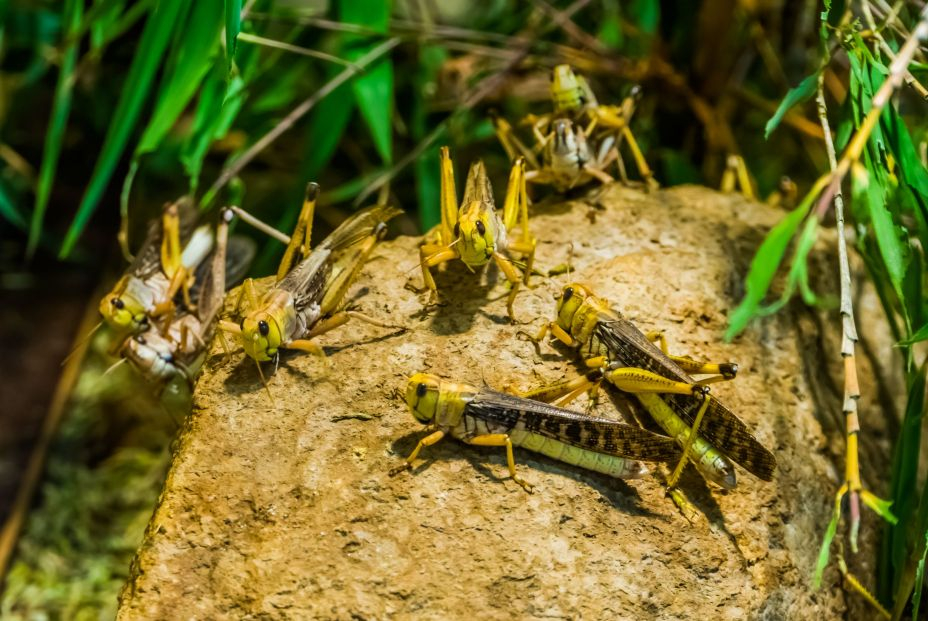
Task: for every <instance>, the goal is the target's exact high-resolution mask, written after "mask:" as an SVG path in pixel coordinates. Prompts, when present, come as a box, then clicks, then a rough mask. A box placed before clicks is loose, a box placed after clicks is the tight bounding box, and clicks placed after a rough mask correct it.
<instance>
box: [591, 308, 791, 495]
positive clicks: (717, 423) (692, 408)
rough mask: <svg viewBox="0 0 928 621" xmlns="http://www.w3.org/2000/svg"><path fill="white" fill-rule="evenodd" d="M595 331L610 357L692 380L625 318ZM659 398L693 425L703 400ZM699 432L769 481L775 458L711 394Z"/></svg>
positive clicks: (671, 397)
mask: <svg viewBox="0 0 928 621" xmlns="http://www.w3.org/2000/svg"><path fill="white" fill-rule="evenodd" d="M595 334H596V336H597V337H598V338H599V339H600V341H601V342H602V343H603V345H605V347H606V348H607V349H608V350H609V353H610V358H611V359H612V360H613V361H615V362H618V363H619V364H622V365H626V366H629V367H638V368H641V369H647V370H648V371H651V372H652V373H656V374H658V375H661V376H663V377H667V378H671V379H674V380H676V381H680V382H687V383H689V384H693V383H695V382H694V380H693V378H692V377H690V376H689V375H688V374H687V373H686V371H684V370H683V369H682V368H680V366H679V365H678V364H677V363H675V362H674V361H673V360H671V359H670V358H669V357H667V355H665V354H664V352H662V351H661V350H660V348H658V347H657V346H655V345H654V344H653V343H651V342H650V341H649V340H648V339H647V338H646V337H645V336H644V334H642V333H641V331H640V330H639V329H638V328H637V327H635V325H634V324H632V323H631V322H630V321H628V320H627V319H623V318H621V317H616V318H613V319H611V320H610V321H603V322H600V323H599V324H598V325H597V327H596V331H595ZM662 398H663V399H664V400H665V401H666V402H667V404H668V405H669V406H670V407H671V409H673V411H674V412H675V413H676V414H677V416H679V417H680V418H681V419H683V420H684V421H686V423H687V424H689V425H691V426H692V424H693V423H694V422H695V420H696V414H697V412H698V411H699V406H700V405H701V403H702V400H701V399H700V398H698V397H696V396H689V395H662ZM699 435H700V436H702V437H704V438H705V439H706V440H708V441H709V443H711V444H712V445H713V446H715V447H716V448H718V449H719V450H721V451H722V452H724V453H725V454H726V455H728V456H729V457H731V459H732V460H734V461H735V462H736V463H738V464H740V465H741V466H742V467H743V468H744V469H745V470H747V471H748V472H750V473H751V474H754V475H755V476H757V477H758V478H760V479H762V480H764V481H769V480H770V479H771V478H772V477H773V472H774V470H775V469H776V458H775V457H774V456H773V454H772V453H771V452H770V451H768V450H767V449H766V448H764V446H763V445H762V444H761V443H760V442H758V441H757V439H756V438H754V436H753V435H752V434H751V432H750V431H749V430H748V428H747V426H746V425H745V424H744V423H743V422H742V421H741V419H739V418H738V417H737V416H735V414H734V412H732V411H731V410H730V409H728V408H727V407H726V406H725V405H724V404H723V403H721V402H720V401H718V399H715V398H714V397H713V399H712V401H711V403H710V404H709V409H708V410H707V411H706V414H705V416H704V417H703V421H702V423H701V425H700V428H699Z"/></svg>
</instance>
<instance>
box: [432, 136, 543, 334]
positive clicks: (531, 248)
mask: <svg viewBox="0 0 928 621" xmlns="http://www.w3.org/2000/svg"><path fill="white" fill-rule="evenodd" d="M520 222H521V228H522V230H521V235H520V236H519V238H518V239H512V238H511V237H510V235H511V234H512V232H513V230H514V229H515V227H516V224H517V223H520ZM436 230H437V239H436V238H435V237H433V238H432V241H430V242H427V243H425V244H423V245H422V246H421V247H420V248H419V261H420V264H421V267H422V278H423V280H424V282H425V286H426V288H428V289H429V291H430V296H429V303H430V304H434V303H435V302H436V301H437V298H438V287H437V286H436V285H435V279H434V278H433V277H432V273H431V271H430V270H431V268H433V267H435V266H437V265H441V264H442V263H445V262H447V261H452V260H454V259H460V260H461V261H462V262H463V263H464V264H465V265H466V266H467V267H468V269H470V270H471V271H475V270H476V269H477V268H480V267H483V266H484V265H486V264H487V263H489V262H490V261H491V260H492V261H494V262H495V263H496V265H497V266H499V269H500V271H501V272H502V273H503V274H504V275H505V277H506V279H507V280H508V281H509V283H510V284H511V285H512V288H511V290H510V291H509V298H508V300H507V302H506V309H507V311H508V313H509V318H510V319H511V320H512V321H515V313H514V311H513V303H514V302H515V299H516V295H517V294H518V292H519V285H520V283H521V282H524V283H525V284H526V285H528V279H529V276H530V274H531V272H532V264H533V263H534V260H535V238H534V237H532V235H531V232H530V231H529V228H528V196H527V194H526V191H525V160H524V159H518V160H516V163H515V164H514V165H513V167H512V171H511V173H510V175H509V186H508V188H507V190H506V198H505V202H504V203H503V212H502V214H500V213H499V212H498V211H497V209H496V203H495V201H494V199H493V188H492V187H491V186H490V180H489V178H487V173H486V169H485V168H484V166H483V162H482V161H479V160H478V161H476V162H474V163H473V164H472V165H471V167H470V171H469V172H468V173H467V182H466V184H465V186H464V199H463V201H462V202H461V205H460V207H458V203H457V193H456V190H455V185H454V168H453V166H452V162H451V155H450V152H449V150H448V147H442V149H441V224H439V225H438V227H436ZM510 253H520V254H522V255H523V257H525V267H524V270H523V275H522V276H520V274H519V270H518V269H517V268H516V266H515V265H514V264H513V261H512V259H511V258H510V256H509V254H510ZM523 279H524V280H523Z"/></svg>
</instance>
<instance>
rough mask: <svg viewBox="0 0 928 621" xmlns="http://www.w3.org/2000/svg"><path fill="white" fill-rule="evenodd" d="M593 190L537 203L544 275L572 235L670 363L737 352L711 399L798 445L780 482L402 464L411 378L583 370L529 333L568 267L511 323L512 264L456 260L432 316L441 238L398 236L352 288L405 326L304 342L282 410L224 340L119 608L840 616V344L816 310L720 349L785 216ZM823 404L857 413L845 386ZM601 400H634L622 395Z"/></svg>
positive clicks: (274, 383)
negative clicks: (828, 538)
mask: <svg viewBox="0 0 928 621" xmlns="http://www.w3.org/2000/svg"><path fill="white" fill-rule="evenodd" d="M596 202H597V203H598V204H599V205H600V206H601V207H602V209H597V210H595V211H594V209H593V207H592V205H591V204H590V203H584V202H574V203H568V204H563V205H553V206H549V207H547V208H545V207H541V208H539V209H538V210H537V212H538V213H537V216H536V217H534V218H533V224H532V226H533V231H534V233H535V234H536V236H537V237H538V239H539V244H538V255H537V257H538V258H537V264H538V266H539V267H540V268H541V269H545V268H550V267H553V266H554V265H557V264H561V263H564V262H566V261H567V260H568V243H569V242H573V244H574V245H573V253H572V258H571V259H570V260H571V264H572V266H573V269H574V273H573V274H572V278H573V279H576V280H581V281H584V282H586V283H588V284H589V285H591V286H592V287H593V288H594V290H595V291H597V292H598V294H599V295H601V296H604V297H606V298H608V299H611V300H612V301H613V303H614V304H615V306H616V307H617V308H618V309H620V310H621V311H623V312H624V313H625V314H626V315H627V316H628V317H629V318H631V319H632V320H634V321H636V322H637V323H638V324H639V325H640V326H641V327H642V328H643V329H662V330H664V331H665V333H666V335H667V337H668V340H669V342H670V347H671V350H672V351H673V352H676V353H688V354H690V355H692V356H695V357H700V358H706V359H712V360H717V361H727V360H732V361H736V362H738V363H739V364H740V365H741V370H742V371H741V373H740V374H739V376H738V378H737V380H736V381H735V382H730V383H726V384H722V385H718V386H717V387H715V388H714V392H715V394H717V395H718V396H719V397H720V398H721V399H723V400H724V401H725V402H726V403H727V404H729V406H730V407H731V408H732V409H733V410H734V411H735V412H738V413H739V414H740V415H741V417H742V419H743V420H744V421H745V422H746V423H747V424H748V426H749V427H750V428H751V429H753V430H755V432H756V436H757V437H758V439H759V440H760V441H761V442H763V443H764V444H765V445H766V446H768V447H770V448H771V449H772V450H773V451H774V453H775V454H776V456H777V458H778V461H779V469H778V471H777V474H776V476H775V479H774V481H773V482H771V483H763V482H761V481H758V480H757V479H755V478H753V477H752V476H751V475H749V474H748V473H746V472H744V471H743V470H739V472H738V476H739V483H738V487H737V488H736V489H735V490H734V491H732V492H727V493H726V492H723V491H721V490H718V489H715V488H709V487H708V486H707V485H706V484H705V483H704V482H703V481H702V480H701V479H700V478H699V477H698V475H696V474H695V472H694V471H692V469H691V468H689V469H688V470H687V472H686V474H685V476H684V478H683V481H682V487H683V489H684V490H685V492H686V494H687V495H688V496H689V497H690V499H691V500H692V501H693V502H694V503H695V504H696V506H697V507H698V508H699V509H700V511H701V512H702V515H701V517H700V519H699V520H698V521H697V522H696V523H694V524H690V523H688V522H687V521H686V520H685V519H684V518H683V517H682V516H681V515H680V514H679V513H678V512H677V510H676V509H675V507H674V505H673V504H672V503H671V502H670V501H669V499H667V498H666V496H665V493H664V491H663V489H662V488H661V486H660V485H659V483H658V482H657V481H656V480H655V479H653V478H645V479H641V480H636V481H630V482H623V481H618V480H615V479H610V478H608V477H605V476H600V475H596V474H591V473H588V472H585V471H582V470H578V469H575V468H572V467H570V466H567V465H564V464H560V463H559V462H555V461H553V460H550V459H548V458H545V457H541V456H537V455H535V454H532V453H529V452H527V451H524V450H520V449H516V462H517V467H518V468H520V472H521V474H522V475H523V476H524V477H525V478H526V479H527V480H529V481H530V482H531V483H534V484H535V485H536V488H535V493H534V494H533V495H528V494H526V493H525V492H523V491H522V489H521V488H519V486H518V485H516V484H515V483H514V482H513V481H511V480H510V479H509V478H508V474H507V472H506V468H505V457H504V452H503V451H502V450H501V449H496V448H478V447H471V446H466V445H463V444H461V443H458V442H456V441H455V440H453V439H446V440H443V441H442V442H441V443H439V444H438V445H436V446H434V447H430V448H426V449H425V450H424V451H423V454H422V458H423V459H422V461H421V463H420V464H419V466H418V467H417V468H416V469H415V470H414V471H413V472H412V473H407V474H404V475H400V476H397V477H394V478H390V477H389V476H388V475H387V472H388V470H389V469H390V468H391V467H393V466H396V465H397V464H398V463H399V462H400V461H401V459H402V458H403V457H405V456H406V455H407V454H408V453H409V452H410V451H411V450H412V448H413V447H414V446H415V443H416V441H417V439H418V438H419V437H420V436H421V435H422V432H423V430H422V428H421V427H420V426H419V424H418V423H416V422H415V421H414V419H413V418H412V417H411V415H410V414H409V413H408V411H407V410H406V409H405V406H404V404H403V403H402V401H401V400H400V399H399V398H398V397H397V396H396V394H395V391H396V389H398V388H402V387H403V386H404V383H405V379H406V377H408V376H409V375H410V374H412V373H414V372H416V371H429V372H432V373H436V374H439V375H442V376H445V377H448V378H453V379H455V380H457V381H466V382H470V383H474V384H478V385H479V384H480V383H481V382H483V381H485V382H486V383H488V384H490V385H491V386H493V387H496V388H502V387H505V386H507V385H511V386H517V387H521V388H527V387H529V386H532V385H537V384H538V383H539V382H542V381H545V380H548V381H550V380H555V379H559V378H561V377H563V376H564V375H565V374H568V373H575V372H576V367H575V366H574V363H573V361H572V360H570V361H568V360H567V359H565V358H564V357H563V356H562V355H561V353H559V352H558V351H557V350H556V349H554V348H552V347H550V346H547V345H546V346H543V347H542V348H541V353H540V355H539V354H538V353H536V351H535V349H534V348H533V346H532V345H531V343H529V342H527V341H526V340H525V339H524V338H520V336H519V334H518V332H519V331H520V330H526V331H529V332H535V331H536V330H537V329H538V327H539V326H540V324H541V321H542V318H549V317H551V316H552V314H553V301H552V295H553V294H554V293H555V292H556V291H558V290H559V289H560V287H561V286H562V284H563V283H564V282H566V280H565V278H566V277H565V276H560V277H556V278H554V279H544V278H537V279H536V281H535V284H536V287H535V288H534V289H531V290H525V291H523V292H522V293H521V294H520V296H519V298H518V299H517V301H516V313H517V316H518V317H519V318H520V320H523V321H525V322H527V323H529V322H530V325H510V323H509V322H508V320H507V318H506V304H505V302H506V300H505V298H506V290H505V287H504V285H503V284H502V281H503V279H502V278H501V277H498V276H499V275H498V274H497V273H496V272H495V271H492V270H491V271H490V272H489V274H488V275H485V276H483V277H482V278H481V276H479V275H474V274H470V273H469V272H467V271H466V269H464V267H463V266H462V265H460V264H455V265H452V266H451V267H450V268H449V269H448V270H447V271H446V272H445V273H444V274H439V275H438V277H437V280H438V285H439V288H440V290H441V291H442V294H443V300H444V301H445V302H446V305H444V306H442V307H440V308H437V309H433V310H432V311H431V312H430V313H423V311H422V301H423V298H424V295H423V296H417V295H416V294H414V293H412V292H411V291H409V290H407V289H404V285H405V284H406V283H407V282H410V281H412V283H414V284H416V285H419V284H421V280H420V278H421V277H420V275H419V274H418V271H417V269H414V268H415V266H416V257H417V254H416V248H417V244H418V242H419V240H418V239H417V238H409V237H402V238H399V239H397V240H394V241H390V242H386V243H384V244H383V245H382V247H381V248H380V249H379V250H378V251H377V252H376V253H375V257H374V259H373V260H372V261H371V262H370V263H369V264H368V266H367V267H366V268H365V270H364V275H363V276H362V278H361V280H360V282H359V283H358V285H357V286H356V287H355V289H354V301H355V304H356V305H357V306H358V307H359V308H360V309H361V310H363V311H364V312H365V313H367V314H369V315H372V316H375V317H378V318H382V319H387V320H390V321H393V322H402V323H404V324H406V325H408V326H409V327H410V328H411V329H410V330H409V331H407V332H405V333H401V334H397V333H391V331H390V330H387V329H382V328H376V327H372V326H369V325H366V324H349V326H346V327H343V328H340V329H338V330H337V331H335V332H332V333H330V334H328V335H326V336H325V337H323V338H322V339H321V342H322V343H323V344H324V345H325V348H326V351H327V353H328V354H329V357H328V361H322V360H320V359H318V358H316V357H313V356H310V355H300V354H286V355H284V356H283V359H282V361H281V363H280V366H279V368H278V369H277V370H276V372H273V375H272V377H270V379H269V383H270V388H271V391H272V392H273V394H274V396H275V399H276V405H272V404H271V403H270V402H269V400H268V398H267V395H266V394H265V393H264V390H263V388H262V386H261V383H260V381H259V379H258V376H257V374H256V370H255V368H254V364H253V363H252V362H251V361H250V360H247V361H245V360H243V359H242V354H241V352H240V351H239V352H238V353H237V354H236V357H235V359H234V361H233V362H226V361H225V360H224V358H223V357H222V356H221V355H220V354H221V349H219V348H218V347H217V348H216V349H215V350H214V356H213V358H212V359H211V360H210V362H209V363H208V364H207V370H206V372H205V373H204V375H203V377H202V378H201V380H200V382H199V384H198V386H197V391H196V397H195V407H194V411H193V413H192V415H191V416H190V417H189V419H188V422H187V424H186V426H185V428H184V430H183V432H182V434H181V437H180V439H179V440H178V443H177V446H176V454H175V458H174V463H173V466H172V469H171V473H170V475H169V478H168V480H167V483H166V485H165V489H164V493H163V495H162V498H161V501H160V505H159V507H158V508H157V510H156V512H155V514H154V516H153V518H152V522H151V524H150V527H149V532H148V535H147V537H146V542H145V544H144V546H143V547H142V549H141V550H140V551H139V554H138V557H137V559H136V561H135V563H134V567H133V578H132V579H131V580H130V582H129V584H128V585H127V587H126V589H125V591H124V592H123V595H122V599H121V608H120V618H122V619H141V618H146V619H168V618H199V619H222V618H235V619H238V618H268V619H276V618H292V619H306V618H317V619H349V618H358V619H383V618H416V619H422V618H425V619H439V618H475V619H492V618H509V617H516V618H531V619H533V618H552V617H555V618H579V617H582V618H589V619H595V618H622V619H625V618H627V619H642V618H664V619H677V618H679V619H684V618H686V619H694V618H696V619H698V618H707V619H742V618H770V619H775V618H789V619H830V618H835V617H838V616H841V615H842V614H844V613H845V611H846V606H847V603H846V601H845V594H844V592H843V591H842V590H841V587H840V578H839V576H838V575H837V574H836V573H832V570H829V573H826V584H825V586H824V587H823V588H822V589H821V590H819V591H813V590H812V587H811V574H812V571H813V567H814V564H815V559H816V555H817V552H818V545H819V542H820V537H821V534H822V530H823V527H824V524H825V523H826V522H827V520H828V515H829V511H830V507H831V504H830V500H829V499H830V497H831V494H832V493H833V490H834V489H835V483H834V481H835V478H836V475H835V472H836V469H835V464H834V463H833V455H834V454H835V452H836V451H840V450H841V448H842V447H841V446H837V447H835V446H833V445H830V443H829V442H828V437H829V435H830V432H829V429H828V428H827V427H828V423H827V422H826V423H825V431H823V423H820V422H819V420H818V419H817V418H816V405H815V403H816V402H817V401H818V402H821V398H819V399H813V395H812V394H811V393H812V392H813V391H815V390H817V389H816V388H815V387H814V386H812V385H811V384H810V381H809V380H808V379H807V377H810V376H815V377H820V376H822V375H828V374H830V373H832V371H833V369H832V368H831V367H828V366H827V365H820V366H819V367H818V368H809V367H808V365H809V364H810V362H809V361H810V360H814V359H815V357H814V356H809V355H808V353H809V352H808V351H803V349H808V348H809V345H808V343H816V342H825V341H826V340H827V339H825V338H817V337H816V335H815V334H812V335H811V336H810V334H809V327H808V325H806V326H805V327H804V328H803V327H801V326H800V325H799V324H800V323H801V321H800V320H799V319H798V317H799V316H800V315H803V316H805V315H809V314H810V313H807V311H805V310H803V309H801V308H799V307H798V306H797V307H794V308H792V310H790V311H788V312H784V313H782V314H780V315H777V316H775V317H771V318H770V319H768V320H767V321H765V322H764V323H763V324H761V325H760V326H755V327H752V328H751V329H750V330H748V331H747V332H746V333H745V334H744V335H742V336H741V337H740V338H739V339H737V340H736V341H735V342H733V343H730V344H725V343H723V342H722V341H721V334H722V331H723V330H724V327H725V325H726V316H727V312H728V309H730V308H732V307H733V306H734V305H735V304H736V303H737V301H738V299H740V295H741V289H740V287H741V282H742V281H743V277H744V274H745V272H746V270H747V265H748V262H749V260H750V258H751V255H752V253H753V251H754V249H755V248H756V247H757V245H758V244H759V242H760V240H761V238H762V235H763V233H764V231H766V229H767V228H769V226H771V225H772V224H773V223H775V222H776V221H777V219H778V218H779V217H780V216H781V212H779V211H778V210H775V209H772V208H768V207H765V206H761V205H755V204H750V203H746V202H745V201H743V200H741V199H740V198H737V197H729V196H722V195H719V194H717V193H715V192H712V191H709V190H705V189H701V188H692V187H689V188H686V187H684V188H675V189H672V190H668V191H662V192H658V193H654V194H650V195H645V194H641V193H639V192H637V191H635V190H631V189H627V188H621V187H618V186H616V187H611V188H608V189H607V190H605V192H604V193H603V194H602V195H601V196H600V197H599V198H598V199H597V201H596ZM592 216H595V225H591V222H590V218H591V217H592ZM487 282H489V284H487ZM831 290H832V291H834V290H835V289H834V287H832V288H831ZM860 321H861V323H865V322H866V321H867V318H866V316H864V317H863V318H861V319H860ZM813 323H814V322H813ZM830 323H833V322H830ZM818 324H819V325H821V322H818ZM832 351H833V350H832ZM831 355H832V353H831V351H829V352H827V353H826V354H825V355H824V357H825V358H824V359H827V357H828V356H831ZM863 364H865V365H866V364H867V363H866V361H863ZM266 369H267V370H271V367H270V366H268V367H266ZM865 371H866V369H864V370H862V372H861V377H862V379H865V378H867V377H868V376H869V375H872V374H868V373H867V372H865ZM830 381H833V382H837V384H836V385H837V386H840V385H841V384H840V375H839V376H837V377H833V378H832V380H830ZM868 392H870V393H871V394H872V392H873V391H868V390H867V387H866V386H865V394H867V393H868ZM824 399H826V401H827V400H830V401H828V403H829V407H832V408H835V407H836V408H837V411H838V412H840V402H839V401H838V400H837V397H836V396H835V395H831V394H829V395H826V396H825V397H824ZM597 413H598V414H600V415H603V416H619V415H620V414H619V413H618V412H617V410H616V404H615V403H614V402H613V400H610V399H603V400H602V403H601V404H600V405H599V409H598V411H597ZM826 432H829V433H826ZM862 554H866V551H864V552H862ZM862 578H863V579H864V581H865V582H868V583H869V575H867V574H866V573H863V574H862Z"/></svg>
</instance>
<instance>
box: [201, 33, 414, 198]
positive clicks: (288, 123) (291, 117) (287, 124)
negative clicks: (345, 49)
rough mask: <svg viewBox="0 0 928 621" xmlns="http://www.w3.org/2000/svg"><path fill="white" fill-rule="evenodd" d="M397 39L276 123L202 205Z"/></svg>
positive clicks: (226, 172)
mask: <svg viewBox="0 0 928 621" xmlns="http://www.w3.org/2000/svg"><path fill="white" fill-rule="evenodd" d="M399 43H400V40H399V39H398V38H396V37H393V38H391V39H387V40H386V41H384V42H383V43H381V44H380V45H378V46H377V47H375V48H373V49H372V50H371V51H370V52H368V53H367V54H365V55H364V56H362V57H361V58H359V59H358V60H357V62H356V63H355V66H354V67H347V68H346V69H345V70H344V71H342V72H341V73H339V74H338V75H337V76H335V77H334V78H332V79H331V80H329V81H328V82H327V83H326V84H325V85H324V86H323V87H322V88H320V89H319V90H318V91H316V92H315V93H313V94H312V95H311V96H310V97H309V98H308V99H306V100H305V101H304V102H303V103H301V104H300V105H298V106H297V107H296V108H294V109H293V110H291V111H290V113H289V114H288V115H287V116H286V117H284V118H283V119H282V120H281V121H280V123H278V124H277V125H276V126H275V127H274V128H273V129H272V130H271V131H269V132H268V133H266V134H265V135H264V136H262V137H261V138H260V139H259V140H258V141H257V142H255V143H254V144H253V145H251V146H250V147H249V148H248V150H246V151H245V152H244V153H242V155H240V156H239V157H237V158H236V159H235V160H234V161H233V162H232V163H230V164H229V165H228V166H226V168H225V169H224V170H223V171H222V174H221V175H219V178H218V179H216V181H215V182H214V183H213V185H212V186H211V187H210V189H209V191H208V192H207V193H206V194H205V195H204V196H203V200H202V201H201V203H202V204H204V205H208V204H209V203H211V202H212V201H213V199H214V198H215V196H216V193H217V192H219V190H220V189H222V187H223V186H225V185H226V184H227V183H228V182H229V181H231V180H232V178H233V177H235V175H237V174H238V173H239V172H241V170H242V169H243V168H244V167H245V166H246V165H247V164H248V163H249V162H251V160H253V159H254V158H255V156H256V155H258V153H260V152H261V151H263V150H264V149H265V148H266V147H267V146H268V145H270V144H271V143H272V142H274V141H275V140H277V138H278V137H280V135H281V134H283V133H284V132H286V131H287V130H288V129H290V128H291V127H293V125H294V124H295V123H296V122H297V121H298V120H300V119H301V118H303V116H304V115H305V114H306V113H307V112H309V111H310V110H312V109H313V107H314V106H315V105H316V104H317V103H319V102H320V101H322V100H323V99H324V98H325V97H326V96H328V95H329V94H330V93H331V92H332V91H334V90H335V89H337V88H338V87H339V86H341V85H342V84H344V83H345V82H347V81H348V80H350V79H351V78H352V77H353V76H354V75H356V74H357V73H359V72H360V71H361V70H363V69H364V68H365V67H367V66H368V65H370V64H371V63H373V62H374V61H376V60H378V59H379V58H380V57H381V56H383V55H384V54H386V53H387V52H389V51H390V50H392V49H393V48H395V47H396V46H397V45H399Z"/></svg>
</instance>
